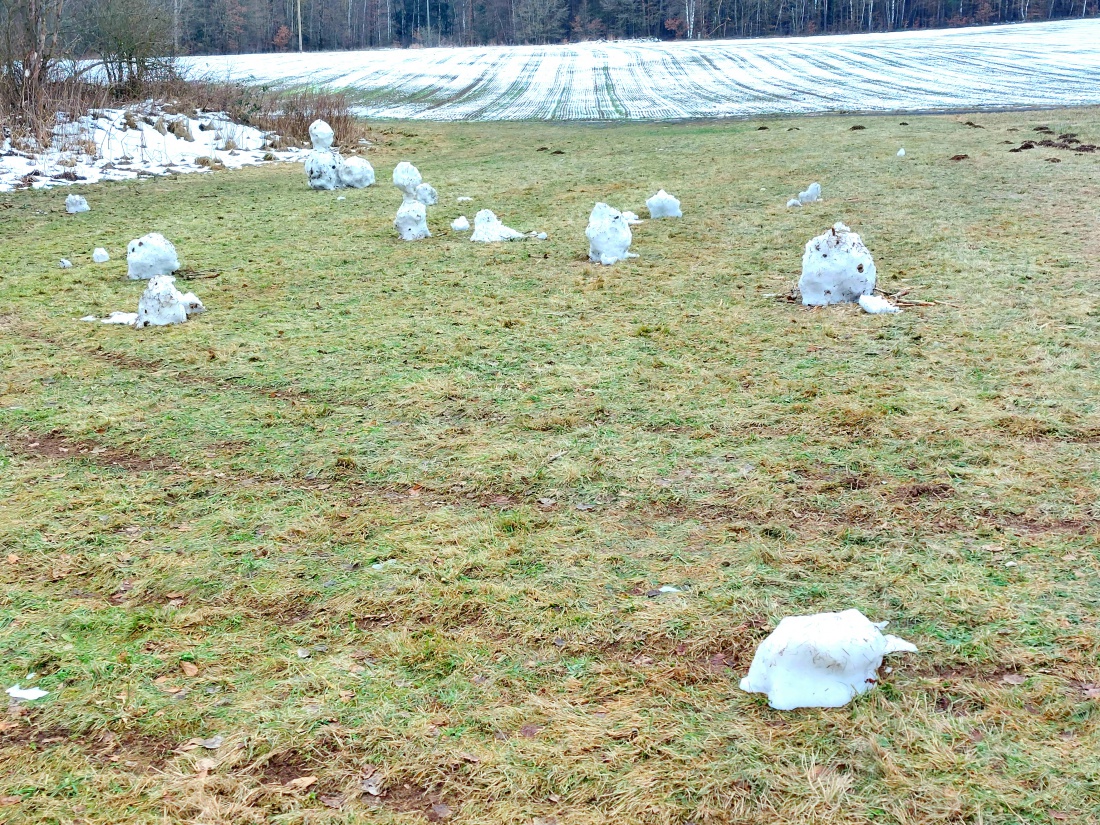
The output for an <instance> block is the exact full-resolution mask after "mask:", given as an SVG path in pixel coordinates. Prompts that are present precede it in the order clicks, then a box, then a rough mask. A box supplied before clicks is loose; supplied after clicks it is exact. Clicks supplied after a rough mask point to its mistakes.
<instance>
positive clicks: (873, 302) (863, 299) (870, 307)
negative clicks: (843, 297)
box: [859, 295, 901, 315]
mask: <svg viewBox="0 0 1100 825" xmlns="http://www.w3.org/2000/svg"><path fill="white" fill-rule="evenodd" d="M859 305H860V306H861V307H862V308H863V311H864V312H867V313H870V314H871V315H894V314H896V313H898V312H901V309H900V308H899V307H896V306H894V305H893V304H891V303H890V302H889V301H887V300H886V299H885V298H880V297H879V296H878V295H860V296H859Z"/></svg>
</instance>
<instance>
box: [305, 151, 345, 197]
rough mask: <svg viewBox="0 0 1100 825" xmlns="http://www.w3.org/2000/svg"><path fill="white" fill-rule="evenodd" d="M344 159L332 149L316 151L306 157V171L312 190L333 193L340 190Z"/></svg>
mask: <svg viewBox="0 0 1100 825" xmlns="http://www.w3.org/2000/svg"><path fill="white" fill-rule="evenodd" d="M343 166H344V159H343V158H342V157H340V153H339V152H335V151H333V150H332V149H314V150H313V151H312V152H310V153H309V155H307V156H306V162H305V164H304V167H303V168H304V171H305V173H306V180H307V181H308V182H309V188H310V189H319V190H322V191H325V192H331V191H332V190H333V189H339V188H340V172H341V170H342V169H343Z"/></svg>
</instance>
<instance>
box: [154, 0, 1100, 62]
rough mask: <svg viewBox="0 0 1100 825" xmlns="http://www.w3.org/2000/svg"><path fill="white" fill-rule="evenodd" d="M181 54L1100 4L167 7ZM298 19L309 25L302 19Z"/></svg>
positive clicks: (879, 21)
mask: <svg viewBox="0 0 1100 825" xmlns="http://www.w3.org/2000/svg"><path fill="white" fill-rule="evenodd" d="M164 2H166V3H168V4H170V5H171V6H172V9H173V21H174V32H175V37H174V41H175V43H176V44H177V45H178V47H179V49H180V51H181V52H183V53H221V52H265V51H281V50H297V49H298V48H299V38H300V40H301V47H302V48H303V49H305V50H309V51H314V50H325V49H364V48H375V47H386V46H403V47H409V46H416V45H419V46H438V45H460V46H465V45H482V44H489V45H491V44H519V43H531V44H542V43H562V42H568V41H578V40H596V39H600V38H607V39H621V38H638V37H644V38H659V39H691V40H696V39H708V38H728V37H768V36H777V35H806V34H822V33H838V34H839V33H846V32H868V31H897V30H904V29H922V28H939V27H949V26H967V25H976V24H990V23H1015V22H1024V21H1038V20H1053V19H1060V18H1067V17H1081V16H1091V15H1096V14H1097V10H1098V6H1100V0H164ZM299 21H300V22H299Z"/></svg>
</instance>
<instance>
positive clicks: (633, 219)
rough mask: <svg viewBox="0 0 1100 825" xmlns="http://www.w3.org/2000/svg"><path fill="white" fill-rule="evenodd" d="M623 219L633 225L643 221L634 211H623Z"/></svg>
mask: <svg viewBox="0 0 1100 825" xmlns="http://www.w3.org/2000/svg"><path fill="white" fill-rule="evenodd" d="M623 220H624V221H626V222H627V223H628V224H630V225H631V226H634V225H636V224H639V223H642V219H641V218H639V217H638V216H637V215H635V214H634V213H633V212H623Z"/></svg>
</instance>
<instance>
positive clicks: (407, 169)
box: [393, 160, 424, 200]
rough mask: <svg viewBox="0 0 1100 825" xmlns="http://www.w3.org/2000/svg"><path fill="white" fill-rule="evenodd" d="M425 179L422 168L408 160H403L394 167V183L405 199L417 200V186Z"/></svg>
mask: <svg viewBox="0 0 1100 825" xmlns="http://www.w3.org/2000/svg"><path fill="white" fill-rule="evenodd" d="M423 181H424V179H423V178H422V177H420V170H419V169H417V168H416V167H415V166H413V165H412V164H411V163H409V162H408V161H407V160H403V161H401V162H400V163H399V164H397V166H395V167H394V169H393V185H394V186H396V187H397V188H398V189H400V190H401V193H402V194H403V195H404V196H405V200H410V199H411V200H416V187H418V186H419V185H420V184H421V183H423Z"/></svg>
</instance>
